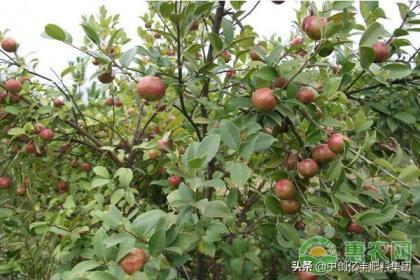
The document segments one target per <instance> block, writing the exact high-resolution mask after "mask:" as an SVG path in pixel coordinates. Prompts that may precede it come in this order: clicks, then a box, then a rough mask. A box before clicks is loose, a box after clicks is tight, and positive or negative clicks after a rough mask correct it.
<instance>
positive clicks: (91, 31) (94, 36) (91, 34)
mask: <svg viewBox="0 0 420 280" xmlns="http://www.w3.org/2000/svg"><path fill="white" fill-rule="evenodd" d="M81 26H82V28H83V30H84V31H85V33H86V36H88V38H89V39H90V40H91V41H92V42H93V43H95V44H96V45H98V44H99V43H100V42H101V39H100V38H99V35H98V33H97V32H96V30H95V28H94V27H92V26H90V25H89V24H86V23H82V24H81Z"/></svg>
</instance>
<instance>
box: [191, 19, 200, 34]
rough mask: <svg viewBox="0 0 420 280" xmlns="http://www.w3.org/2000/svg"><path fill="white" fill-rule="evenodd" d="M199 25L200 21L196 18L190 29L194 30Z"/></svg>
mask: <svg viewBox="0 0 420 280" xmlns="http://www.w3.org/2000/svg"><path fill="white" fill-rule="evenodd" d="M199 26H200V23H199V22H198V21H196V20H195V21H193V22H192V23H191V26H190V31H196V30H197V29H198V27H199Z"/></svg>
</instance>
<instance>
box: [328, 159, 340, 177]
mask: <svg viewBox="0 0 420 280" xmlns="http://www.w3.org/2000/svg"><path fill="white" fill-rule="evenodd" d="M342 171H343V165H342V164H341V161H339V160H336V161H334V162H332V163H330V167H329V168H328V170H327V174H326V177H327V180H328V181H334V180H336V179H338V178H339V177H340V175H341V172H342Z"/></svg>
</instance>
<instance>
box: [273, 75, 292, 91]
mask: <svg viewBox="0 0 420 280" xmlns="http://www.w3.org/2000/svg"><path fill="white" fill-rule="evenodd" d="M288 83H289V80H288V79H286V78H285V77H281V76H279V77H277V78H275V79H274V87H276V88H281V89H285V88H286V87H287V84H288Z"/></svg>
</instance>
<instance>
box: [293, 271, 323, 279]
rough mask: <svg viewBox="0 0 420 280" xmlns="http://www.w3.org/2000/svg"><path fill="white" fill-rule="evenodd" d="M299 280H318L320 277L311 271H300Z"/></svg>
mask: <svg viewBox="0 0 420 280" xmlns="http://www.w3.org/2000/svg"><path fill="white" fill-rule="evenodd" d="M297 278H298V280H317V279H318V276H316V275H315V274H313V273H311V272H309V271H299V272H298V273H297Z"/></svg>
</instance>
